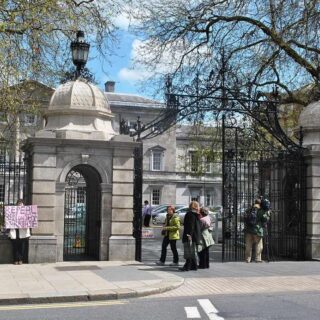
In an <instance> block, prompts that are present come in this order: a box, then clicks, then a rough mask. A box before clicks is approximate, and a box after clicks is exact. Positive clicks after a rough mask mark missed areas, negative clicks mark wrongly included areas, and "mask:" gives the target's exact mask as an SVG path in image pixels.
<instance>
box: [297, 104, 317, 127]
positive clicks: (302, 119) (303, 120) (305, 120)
mask: <svg viewBox="0 0 320 320" xmlns="http://www.w3.org/2000/svg"><path fill="white" fill-rule="evenodd" d="M299 125H300V126H302V127H303V128H319V129H320V101H316V102H312V103H310V104H309V105H308V106H307V107H306V108H304V109H303V110H302V112H301V114H300V116H299Z"/></svg>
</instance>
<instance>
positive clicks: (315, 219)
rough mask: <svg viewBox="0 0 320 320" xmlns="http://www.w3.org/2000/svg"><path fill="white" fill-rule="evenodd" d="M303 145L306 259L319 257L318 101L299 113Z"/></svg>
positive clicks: (319, 108) (319, 168)
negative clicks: (304, 162) (305, 186)
mask: <svg viewBox="0 0 320 320" xmlns="http://www.w3.org/2000/svg"><path fill="white" fill-rule="evenodd" d="M299 124H300V126H302V129H303V146H304V147H305V148H306V151H305V160H306V164H307V183H306V184H307V237H306V254H307V258H308V259H320V102H319V101H317V102H313V103H311V104H310V105H308V106H307V107H306V108H305V109H304V110H303V111H302V112H301V114H300V117H299Z"/></svg>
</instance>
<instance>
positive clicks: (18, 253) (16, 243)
mask: <svg viewBox="0 0 320 320" xmlns="http://www.w3.org/2000/svg"><path fill="white" fill-rule="evenodd" d="M11 241H12V248H13V261H14V262H18V261H24V262H25V257H26V249H27V244H28V238H24V239H12V240H11Z"/></svg>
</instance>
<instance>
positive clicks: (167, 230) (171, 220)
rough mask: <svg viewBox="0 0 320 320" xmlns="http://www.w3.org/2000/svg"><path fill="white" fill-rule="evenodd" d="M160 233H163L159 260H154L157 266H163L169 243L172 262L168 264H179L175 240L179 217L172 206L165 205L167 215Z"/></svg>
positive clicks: (177, 233)
mask: <svg viewBox="0 0 320 320" xmlns="http://www.w3.org/2000/svg"><path fill="white" fill-rule="evenodd" d="M161 233H162V235H164V238H163V241H162V248H161V257H160V260H159V261H157V262H156V264H157V265H158V266H163V265H164V264H165V261H166V257H167V247H168V244H169V243H170V248H171V251H172V254H173V263H171V264H170V266H178V265H179V255H178V251H177V243H176V242H177V240H179V239H180V218H179V215H178V214H176V213H175V207H174V206H168V207H167V216H166V220H165V222H164V227H163V229H162V232H161Z"/></svg>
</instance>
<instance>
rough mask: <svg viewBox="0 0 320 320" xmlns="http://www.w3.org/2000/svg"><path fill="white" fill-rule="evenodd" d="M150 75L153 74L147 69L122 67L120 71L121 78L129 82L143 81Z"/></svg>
mask: <svg viewBox="0 0 320 320" xmlns="http://www.w3.org/2000/svg"><path fill="white" fill-rule="evenodd" d="M150 75H151V74H150V73H149V72H147V71H145V70H141V69H140V70H139V69H129V68H122V69H121V70H120V71H119V73H118V77H119V79H120V80H122V81H127V82H136V81H143V80H145V79H147V78H148V77H150Z"/></svg>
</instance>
